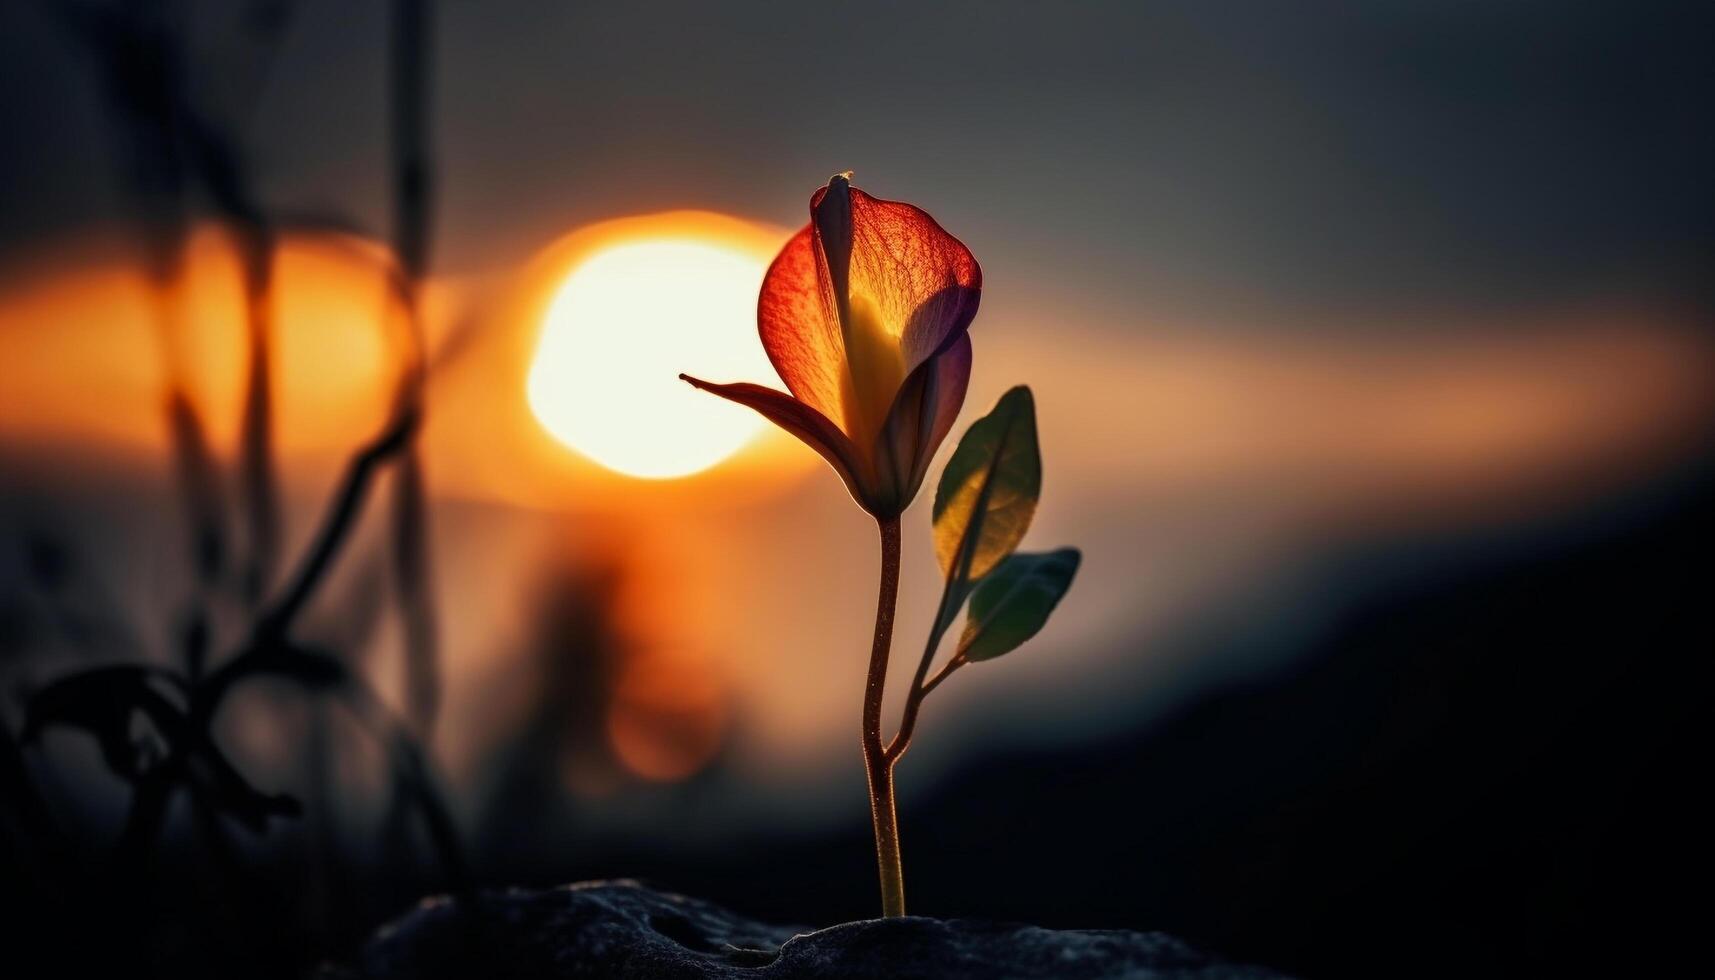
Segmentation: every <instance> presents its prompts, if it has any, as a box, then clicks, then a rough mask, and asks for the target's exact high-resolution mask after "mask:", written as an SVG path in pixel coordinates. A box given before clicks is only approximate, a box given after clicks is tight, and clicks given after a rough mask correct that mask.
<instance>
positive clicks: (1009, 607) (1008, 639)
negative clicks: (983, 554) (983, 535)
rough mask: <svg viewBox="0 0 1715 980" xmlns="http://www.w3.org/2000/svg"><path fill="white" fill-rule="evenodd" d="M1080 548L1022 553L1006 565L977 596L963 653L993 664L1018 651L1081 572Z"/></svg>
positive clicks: (962, 642)
mask: <svg viewBox="0 0 1715 980" xmlns="http://www.w3.org/2000/svg"><path fill="white" fill-rule="evenodd" d="M1079 559H1080V555H1079V554H1078V549H1076V548H1061V549H1060V550H1058V551H1049V552H1045V553H1044V552H1020V553H1018V554H1014V555H1012V556H1010V557H1008V558H1007V559H1006V560H1005V561H1003V562H1001V564H1000V567H998V568H996V569H995V570H994V572H993V573H991V574H990V575H989V576H988V577H987V578H985V579H983V580H982V581H981V582H979V583H978V584H977V587H976V590H975V591H973V592H972V593H971V610H970V614H969V615H968V616H967V617H966V618H965V632H964V635H963V636H961V637H959V655H960V656H962V657H964V658H965V659H966V660H992V659H994V658H995V657H998V656H1000V655H1001V654H1004V653H1011V652H1012V651H1013V650H1016V649H1018V647H1019V645H1020V644H1022V643H1024V641H1025V640H1028V639H1030V638H1031V637H1033V636H1035V635H1036V634H1037V633H1038V632H1039V631H1041V629H1042V627H1043V625H1044V624H1046V623H1047V622H1048V616H1049V615H1050V614H1051V613H1053V612H1054V607H1055V606H1057V605H1059V604H1060V599H1061V597H1062V596H1064V595H1065V594H1066V590H1067V589H1070V588H1071V587H1072V576H1073V575H1075V574H1077V572H1078V562H1079Z"/></svg>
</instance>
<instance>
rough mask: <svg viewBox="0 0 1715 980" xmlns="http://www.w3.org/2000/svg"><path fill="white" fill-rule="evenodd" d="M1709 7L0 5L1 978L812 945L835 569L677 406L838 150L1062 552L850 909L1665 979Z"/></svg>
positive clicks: (948, 729)
mask: <svg viewBox="0 0 1715 980" xmlns="http://www.w3.org/2000/svg"><path fill="white" fill-rule="evenodd" d="M1712 27H1715V17H1712V15H1711V10H1710V8H1709V7H1708V6H1707V5H1700V4H1690V3H1686V4H1668V3H1662V4H1654V3H1643V4H1624V5H1619V4H1615V5H1604V4H1564V3H1560V4H1548V3H1518V4H1502V5H1470V4H1453V5H1448V4H1437V3H1420V2H1407V0H1399V2H1392V0H1389V2H1381V3H1372V4H1368V5H1365V6H1364V7H1362V8H1361V9H1352V8H1350V7H1349V6H1348V5H1339V4H1322V3H1309V4H1293V5H1290V6H1281V5H1277V4H1270V3H1261V2H1247V3H1236V4H1221V5H1210V4H1157V3H1123V4H1121V3H1115V4H1111V5H1104V4H1078V5H1073V4H1036V3H1014V2H1002V3H994V2H989V3H949V4H903V3H901V4H893V3H874V4H868V5H863V6H860V7H854V6H843V7H842V6H837V5H808V6H806V5H795V4H786V3H778V4H776V3H758V4H719V5H717V4H701V3H692V2H660V3H656V2H650V3H635V4H564V3H555V2H549V0H505V2H489V3H465V2H444V3H437V2H430V0H391V2H381V0H376V2H372V3H361V4H349V3H337V2H332V0H299V2H292V0H245V2H214V0H205V2H191V0H179V2H171V0H160V2H143V0H8V2H6V3H5V4H3V5H0V75H3V76H4V84H3V85H0V134H3V135H0V138H3V139H4V147H5V152H4V153H0V721H3V722H4V725H3V726H0V728H3V732H4V734H3V736H0V800H3V801H4V807H3V810H0V831H3V836H0V844H3V847H0V888H3V889H4V903H5V907H4V909H3V910H0V911H3V914H4V916H5V918H6V921H7V926H6V929H5V934H6V935H8V936H9V937H12V938H10V939H8V941H7V946H8V949H7V951H6V954H5V955H8V956H11V957H13V959H14V962H15V963H16V964H18V965H20V966H21V967H22V969H21V970H20V971H19V972H16V973H15V972H13V971H12V970H7V972H8V973H9V974H10V975H14V976H16V975H30V974H31V973H32V972H33V971H32V968H31V964H37V965H39V964H42V963H48V962H51V963H53V964H54V966H55V972H56V973H64V972H65V971H66V970H67V969H68V968H71V967H74V966H104V967H113V966H114V965H115V964H123V965H124V967H125V968H126V969H127V970H130V971H133V972H138V971H140V972H142V973H144V974H147V975H154V974H162V975H167V974H171V975H177V976H201V975H207V976H231V975H246V976H274V975H278V976H297V975H301V974H302V973H303V972H304V971H306V970H308V969H310V968H312V967H313V966H314V965H315V964H316V963H318V962H320V961H322V960H324V959H326V958H329V957H338V956H341V955H343V954H346V953H348V952H349V951H350V950H351V949H352V948H353V947H354V945H355V944H356V943H357V942H359V941H360V940H361V938H362V937H363V936H364V935H365V934H366V933H367V932H368V931H369V930H371V929H373V928H374V927H375V926H376V925H377V924H379V923H380V922H382V921H385V920H386V919H387V918H389V917H391V916H394V915H397V914H399V913H400V912H401V911H403V910H404V909H406V908H408V907H409V906H410V904H411V903H412V902H414V901H415V900H416V899H417V898H418V897H420V896H422V895H424V894H430V893H437V892H444V891H448V890H456V889H461V888H466V887H486V886H496V885H514V884H516V885H546V884H552V883H557V882H564V881H570V880H575V879H580V878H588V877H597V876H616V875H624V876H637V877H643V878H646V879H648V880H650V881H652V882H654V883H656V884H659V885H661V886H663V887H668V888H672V889H676V890H681V891H685V892H688V893H691V894H696V895H698V896H700V897H704V898H708V899H711V900H715V901H718V902H721V903H724V904H727V905H729V906H731V907H732V908H734V909H735V910H738V911H740V912H743V913H747V914H750V915H754V916H757V917H761V918H765V919H771V920H776V921H782V922H792V923H802V924H804V925H806V926H821V925H827V924H831V923H834V922H838V921H842V920H846V919H851V918H857V917H865V916H869V915H873V914H874V913H875V910H876V894H875V891H876V888H875V869H874V858H873V850H872V846H871V842H870V837H869V834H870V830H869V825H868V814H867V810H866V807H865V795H864V794H865V790H864V780H863V774H862V760H861V756H860V753H859V751H858V744H857V732H858V716H859V708H860V704H861V698H862V694H861V691H862V686H863V673H864V670H865V666H866V651H867V640H868V636H869V630H870V620H871V617H872V616H873V602H874V596H873V589H874V577H875V573H876V564H877V559H876V556H875V546H874V541H873V534H874V532H873V528H872V527H871V526H870V524H869V521H868V519H867V518H865V517H864V516H863V515H862V514H861V512H860V511H858V510H857V509H856V508H855V507H853V506H852V505H851V503H850V501H849V499H848V498H847V496H846V494H845V492H844V490H843V489H842V488H841V486H840V485H839V482H838V480H837V479H835V478H834V477H833V475H832V474H831V473H829V472H828V471H827V469H826V468H825V467H824V466H823V465H822V464H821V462H820V461H819V460H817V459H816V458H815V457H814V456H813V455H812V454H811V453H810V452H809V451H808V450H805V449H804V448H802V447H801V446H798V445H797V444H795V443H793V442H791V441H790V440H789V439H788V438H787V437H784V436H781V435H778V434H775V433H771V432H767V431H763V429H762V428H761V426H760V425H759V424H757V423H755V422H754V421H753V420H751V419H750V418H748V417H746V416H744V415H743V414H742V410H737V409H735V408H733V407H732V406H728V405H725V404H724V403H719V402H717V401H716V400H715V399H712V398H709V397H707V396H703V395H699V394H697V393H695V392H692V391H690V390H689V389H688V388H685V387H684V386H682V385H681V384H680V383H679V382H678V381H676V380H674V378H675V375H676V374H677V373H678V372H679V371H690V372H692V373H696V374H700V375H702V376H705V377H710V378H713V379H716V380H754V381H759V382H764V383H769V384H775V383H776V382H777V379H776V378H775V377H774V376H773V374H772V372H771V371H770V370H769V368H768V365H767V362H766V360H765V359H764V358H762V356H761V353H760V348H759V346H758V344H757V342H756V339H755V333H754V330H755V325H754V301H755V293H756V286H757V284H758V283H759V282H760V280H761V275H762V271H763V269H764V267H765V266H766V263H767V261H768V259H769V258H770V257H771V256H772V254H773V252H774V250H776V249H777V248H778V247H779V246H780V245H781V244H782V243H783V242H784V241H785V240H786V238H787V237H788V236H789V235H790V234H791V233H792V232H793V231H794V230H795V229H797V228H799V227H801V226H802V225H803V223H804V222H805V221H806V215H807V212H806V206H807V202H808V199H809V195H810V193H811V192H812V191H813V190H814V189H815V188H816V187H817V186H819V185H820V184H822V183H823V182H824V181H825V180H826V179H827V176H828V175H829V174H830V173H832V172H834V171H837V170H845V169H851V170H853V171H855V173H856V177H855V182H856V183H857V184H858V185H859V186H861V187H863V188H865V189H866V190H868V191H870V192H871V193H873V194H875V195H877V196H880V197H884V198H892V199H900V200H908V201H911V202H913V203H917V204H919V205H921V206H923V207H924V208H926V209H927V210H928V211H930V212H931V213H932V214H933V215H934V216H935V217H936V218H937V219H938V220H939V221H940V222H941V223H942V224H943V225H944V226H945V227H946V228H947V229H948V230H949V231H951V232H952V233H953V234H955V235H957V236H958V237H960V238H961V239H962V240H963V241H964V242H965V243H966V244H967V245H968V246H969V247H970V248H971V249H972V251H973V252H974V253H975V254H976V256H977V257H978V259H979V260H980V261H981V263H982V265H983V269H984V285H985V290H984V293H985V295H984V298H983V302H982V310H981V312H980V313H979V315H978V317H977V320H976V322H975V324H974V325H973V327H972V339H973V341H974V344H975V350H976V354H975V369H974V373H973V378H972V382H971V389H970V395H969V397H968V400H967V403H966V406H965V410H964V415H963V416H962V418H961V422H960V425H959V427H958V429H957V430H956V432H957V431H962V430H963V428H964V426H965V425H968V424H969V421H970V420H972V419H974V418H976V417H977V416H979V415H980V414H981V413H983V412H984V411H986V410H987V408H988V407H989V406H990V405H991V404H992V403H993V401H994V399H995V398H996V397H998V395H999V394H1000V393H1001V392H1003V391H1004V390H1006V389H1007V388H1008V387H1010V386H1012V385H1014V384H1018V383H1028V384H1029V385H1030V386H1031V387H1032V388H1033V389H1034V391H1035V393H1036V398H1037V402H1038V405H1039V414H1040V420H1041V441H1042V445H1043V455H1044V460H1045V469H1046V478H1045V481H1044V489H1043V495H1042V503H1041V507H1040V509H1039V511H1038V514H1037V517H1036V521H1035V524H1034V526H1033V529H1032V531H1031V534H1030V537H1029V538H1028V539H1027V542H1026V547H1029V548H1033V549H1036V550H1041V549H1046V548H1050V547H1056V546H1061V545H1076V546H1078V547H1080V548H1082V550H1083V552H1084V556H1085V558H1084V565H1083V568H1082V570H1081V572H1080V575H1079V581H1078V583H1077V584H1076V586H1075V587H1074V588H1073V589H1072V591H1071V593H1070V595H1069V596H1068V598H1067V599H1066V601H1065V602H1064V604H1063V605H1062V606H1061V608H1060V611H1059V612H1058V614H1057V616H1056V617H1055V619H1054V621H1053V622H1052V623H1051V624H1050V625H1049V627H1048V628H1047V629H1046V630H1045V631H1044V632H1043V633H1042V634H1041V635H1040V636H1038V637H1037V638H1036V639H1034V640H1033V641H1031V642H1030V643H1029V644H1028V645H1026V646H1025V647H1024V648H1023V649H1021V650H1020V651H1018V652H1017V653H1014V654H1012V655H1011V656H1008V657H1006V658H1004V659H1001V660H998V661H995V662H993V663H984V664H981V665H979V666H977V667H973V668H972V669H969V670H965V671H961V672H960V673H959V675H958V677H957V678H956V680H954V681H952V682H950V683H949V684H948V685H947V686H946V687H944V688H941V689H940V690H939V691H938V692H937V693H936V695H935V696H934V697H933V698H932V699H930V701H929V703H928V705H927V707H926V709H925V713H924V720H923V723H922V724H921V725H920V726H919V728H918V732H917V737H916V740H915V742H914V746H913V750H912V752H911V753H910V756H909V758H908V759H907V761H905V762H904V763H902V765H901V767H900V770H899V778H900V794H901V808H902V813H901V819H902V834H903V843H904V852H905V868H906V877H907V888H908V891H909V894H910V896H911V907H912V910H913V911H914V912H917V913H920V914H926V915H938V916H980V917H987V918H997V919H1009V920H1027V921H1032V922H1036V923H1039V924H1042V925H1048V926H1056V927H1124V928H1140V929H1165V930H1169V931H1172V932H1175V933H1178V934H1180V935H1182V936H1184V937H1186V938H1188V939H1190V940H1192V941H1194V942H1196V943H1198V944H1201V945H1204V946H1207V947H1210V948H1212V949H1215V950H1218V951H1220V952H1223V953H1225V954H1227V955H1229V956H1232V957H1237V958H1240V959H1245V960H1251V961H1257V962H1262V963H1266V964H1268V965H1271V966H1275V967H1278V968H1281V969H1285V970H1289V971H1292V972H1296V973H1301V974H1303V975H1306V976H1315V977H1321V976H1327V977H1339V976H1354V977H1355V976H1376V975H1397V976H1416V975H1421V976H1445V975H1449V974H1454V975H1491V974H1492V975H1515V976H1516V975H1520V974H1534V973H1538V972H1548V971H1551V970H1552V971H1556V972H1563V973H1567V972H1569V973H1573V974H1579V973H1584V972H1591V971H1594V972H1601V971H1603V970H1604V969H1607V970H1609V971H1610V972H1612V971H1615V970H1618V971H1621V972H1626V973H1631V974H1633V975H1636V974H1639V973H1647V972H1649V968H1650V967H1651V966H1652V965H1654V966H1661V965H1665V964H1667V963H1671V962H1673V961H1674V958H1675V957H1676V956H1678V955H1679V954H1681V953H1682V952H1684V951H1686V950H1688V949H1689V948H1690V947H1691V945H1692V943H1693V940H1694V938H1695V937H1696V936H1698V935H1699V934H1700V933H1701V930H1702V922H1701V916H1700V915H1699V916H1695V917H1694V914H1693V913H1694V911H1699V912H1700V911H1701V910H1700V909H1694V907H1693V906H1692V905H1690V904H1684V903H1682V901H1681V900H1680V899H1679V897H1678V895H1677V894H1676V892H1678V890H1679V889H1680V888H1685V887H1695V886H1696V885H1698V884H1699V883H1700V882H1701V880H1702V873H1703V871H1705V870H1706V869H1707V865H1708V862H1707V847H1706V845H1705V843H1704V840H1705V837H1706V834H1705V832H1704V831H1705V828H1706V827H1707V826H1708V822H1709V818H1710V816H1711V814H1710V812H1709V808H1708V805H1707V803H1706V802H1700V800H1701V794H1700V793H1699V792H1697V791H1696V790H1695V786H1696V785H1697V784H1700V783H1703V782H1706V777H1697V776H1696V775H1695V773H1696V772H1699V771H1705V770H1706V769H1707V750H1706V744H1707V736H1708V714H1707V711H1706V710H1703V707H1702V705H1703V701H1704V699H1705V698H1706V696H1707V695H1706V692H1707V691H1708V684H1707V681H1708V679H1709V678H1708V674H1709V671H1708V667H1707V663H1708V657H1709V654H1710V653H1711V650H1712V649H1715V644H1712V640H1715V636H1712V630H1711V618H1710V613H1709V604H1708V602H1709V596H1710V595H1711V592H1710V585H1711V581H1710V580H1711V574H1710V571H1711V566H1710V559H1709V553H1710V545H1711V544H1715V535H1712V534H1711V526H1710V516H1711V515H1710V490H1711V488H1712V486H1711V485H1712V483H1715V467H1712V465H1711V464H1712V457H1711V452H1710V450H1711V448H1715V441H1712V438H1711V437H1712V435H1715V429H1712V426H1711V423H1712V421H1715V384H1712V382H1715V336H1712V335H1711V332H1710V330H1709V327H1710V318H1711V303H1712V301H1715V296H1712V295H1711V291H1710V278H1709V274H1708V270H1709V267H1710V259H1711V253H1712V250H1715V184H1712V183H1711V181H1710V179H1709V175H1710V174H1711V173H1715V127H1711V125H1710V118H1711V98H1710V96H1711V94H1712V92H1711V89H1712V81H1715V80H1712V78H1711V70H1710V67H1709V65H1710V62H1709V59H1708V41H1709V38H1710V37H1711V28H1712ZM731 413H736V414H731ZM938 467H939V464H937V468H936V469H935V470H934V471H933V472H939V469H938ZM927 510H928V507H927V505H926V504H924V503H922V502H920V503H919V504H918V505H917V506H916V507H914V508H913V509H912V510H911V511H909V512H908V513H907V514H906V517H905V528H906V530H905V538H906V544H905V573H904V581H903V590H902V597H901V605H900V611H899V633H898V640H897V643H896V650H898V651H899V652H898V653H897V654H896V656H895V658H894V666H895V671H894V674H893V685H892V686H893V690H894V691H895V693H897V691H898V690H899V689H900V688H902V687H904V686H905V682H906V680H907V679H908V677H909V671H910V669H911V667H912V666H913V659H914V658H913V654H915V652H916V649H917V647H918V645H919V644H920V642H921V638H922V637H923V635H924V633H925V631H926V630H927V628H928V626H929V621H930V618H931V616H932V615H933V612H934V605H935V602H936V599H937V596H938V593H939V581H938V575H937V573H936V566H935V563H934V557H933V550H932V548H931V544H930V538H929V531H928V526H929V517H928V514H927ZM894 700H895V701H897V699H894ZM896 711H897V707H896V706H895V707H893V708H892V709H890V717H897V714H896Z"/></svg>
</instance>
